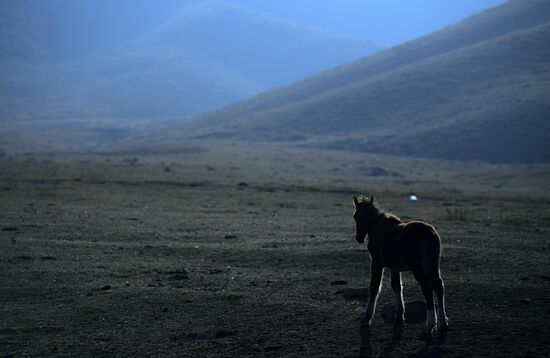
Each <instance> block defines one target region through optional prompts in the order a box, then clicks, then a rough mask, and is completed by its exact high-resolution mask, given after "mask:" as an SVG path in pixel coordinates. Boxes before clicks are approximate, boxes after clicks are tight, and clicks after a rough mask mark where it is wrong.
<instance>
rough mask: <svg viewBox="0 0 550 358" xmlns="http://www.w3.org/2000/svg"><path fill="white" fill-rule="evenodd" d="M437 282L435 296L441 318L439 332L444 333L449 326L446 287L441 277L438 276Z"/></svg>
mask: <svg viewBox="0 0 550 358" xmlns="http://www.w3.org/2000/svg"><path fill="white" fill-rule="evenodd" d="M434 281H435V284H434V286H435V294H436V296H437V314H438V316H439V330H440V331H441V332H444V331H446V330H447V327H448V326H449V319H448V318H447V312H445V285H444V284H443V280H442V279H441V276H440V275H439V274H438V275H437V278H436V279H435V280H434Z"/></svg>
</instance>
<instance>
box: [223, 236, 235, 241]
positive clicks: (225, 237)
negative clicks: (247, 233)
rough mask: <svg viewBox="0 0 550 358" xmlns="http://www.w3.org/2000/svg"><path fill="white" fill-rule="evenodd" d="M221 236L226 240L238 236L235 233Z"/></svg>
mask: <svg viewBox="0 0 550 358" xmlns="http://www.w3.org/2000/svg"><path fill="white" fill-rule="evenodd" d="M223 238H224V239H226V240H228V239H238V238H239V237H238V236H237V235H225V236H224V237H223Z"/></svg>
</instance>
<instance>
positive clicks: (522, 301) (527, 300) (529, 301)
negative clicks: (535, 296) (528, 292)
mask: <svg viewBox="0 0 550 358" xmlns="http://www.w3.org/2000/svg"><path fill="white" fill-rule="evenodd" d="M529 303H531V299H530V298H523V299H522V300H521V304H522V305H528V304H529Z"/></svg>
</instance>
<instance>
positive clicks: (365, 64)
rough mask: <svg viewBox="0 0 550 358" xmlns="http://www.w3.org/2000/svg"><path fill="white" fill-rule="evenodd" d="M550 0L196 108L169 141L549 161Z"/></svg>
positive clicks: (530, 1)
mask: <svg viewBox="0 0 550 358" xmlns="http://www.w3.org/2000/svg"><path fill="white" fill-rule="evenodd" d="M549 38H550V1H547V0H515V1H511V2H509V3H506V4H504V5H502V6H499V7H496V8H494V9H491V10H488V11H485V12H483V13H481V14H479V15H476V16H473V17H471V18H469V19H467V20H465V21H462V22H461V23H459V24H457V25H455V26H452V27H449V28H446V29H444V30H442V31H439V32H437V33H434V34H432V35H429V36H426V37H423V38H421V39H418V40H415V41H412V42H410V43H407V44H404V45H402V46H398V47H395V48H392V49H389V50H387V51H383V52H380V53H378V54H375V55H372V56H370V57H367V58H365V59H362V60H359V61H357V62H354V63H351V64H348V65H345V66H341V67H338V68H335V69H333V70H331V71H327V72H324V73H321V74H319V75H317V76H313V77H311V78H308V79H305V80H303V81H299V82H296V83H294V84H292V85H290V86H288V87H285V88H282V89H280V90H276V91H271V92H267V93H264V94H261V95H259V96H257V97H254V98H252V99H250V100H248V101H244V102H241V103H237V104H235V105H233V106H230V107H227V108H224V109H222V110H218V111H215V112H212V113H209V114H207V115H204V116H201V117H199V118H197V119H196V120H193V121H191V122H188V123H186V124H184V125H182V126H181V127H180V128H179V131H178V130H172V131H171V132H170V134H169V135H168V134H165V137H164V138H163V136H162V135H158V136H157V138H156V139H154V138H153V139H152V140H164V141H168V140H171V139H175V138H176V137H179V138H183V137H195V138H204V137H210V138H239V139H246V140H268V141H295V142H296V144H299V145H307V146H319V147H330V148H337V149H352V150H361V151H372V152H383V153H392V154H399V155H417V156H427V157H439V158H448V159H461V160H487V161H493V162H522V161H528V162H530V161H550V149H549V148H548V146H547V145H546V143H547V142H549V141H550V134H548V133H550V120H549V119H550V103H549V101H548V93H550V43H549V42H548V39H549Z"/></svg>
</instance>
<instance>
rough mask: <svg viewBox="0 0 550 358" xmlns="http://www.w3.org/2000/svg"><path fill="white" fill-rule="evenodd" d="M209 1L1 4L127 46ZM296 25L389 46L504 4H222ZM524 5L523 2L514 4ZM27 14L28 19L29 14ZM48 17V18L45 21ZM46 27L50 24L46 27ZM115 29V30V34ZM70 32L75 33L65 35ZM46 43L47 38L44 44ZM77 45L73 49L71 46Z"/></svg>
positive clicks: (427, 0) (52, 28)
mask: <svg viewBox="0 0 550 358" xmlns="http://www.w3.org/2000/svg"><path fill="white" fill-rule="evenodd" d="M205 1H210V0H48V1H46V0H27V1H21V0H0V11H2V12H4V13H6V11H7V10H9V8H13V7H24V8H26V10H25V11H23V12H20V13H22V14H25V15H24V16H20V21H19V22H21V23H22V24H23V25H22V26H32V25H29V24H31V23H32V21H33V19H34V20H36V21H37V22H38V25H37V26H36V28H37V29H38V30H37V31H36V32H38V33H39V35H40V33H44V32H45V31H44V29H45V28H47V29H48V31H49V33H51V34H52V37H53V38H57V39H62V41H59V40H58V41H57V42H58V43H65V44H68V43H70V42H71V41H72V40H71V39H76V38H78V37H79V36H86V37H88V38H90V36H91V35H92V34H93V36H95V38H91V40H96V41H97V42H98V44H99V43H100V42H105V41H112V42H113V43H116V42H119V43H122V42H124V41H128V39H130V38H132V37H133V36H137V35H139V34H140V32H143V31H144V30H147V29H150V28H151V27H154V26H157V25H160V24H162V23H163V22H164V21H166V19H167V18H169V17H170V16H171V15H173V14H174V13H175V12H177V11H178V10H179V9H181V8H183V7H185V6H187V5H190V4H193V3H198V2H205ZM224 1H225V2H231V3H237V4H241V5H244V6H247V7H250V8H253V9H256V10H260V11H263V12H266V13H268V14H271V15H274V16H276V17H281V18H284V19H288V20H290V21H293V22H297V23H301V24H305V25H309V26H312V27H318V28H322V29H325V30H330V31H335V32H340V33H343V34H347V35H351V36H354V37H358V38H361V39H364V40H368V41H370V42H372V43H374V44H376V45H378V46H381V47H390V46H393V45H397V44H399V43H402V42H406V41H408V40H411V39H414V38H416V37H419V36H422V35H425V34H429V33H431V32H433V31H435V30H438V29H440V28H443V27H445V26H447V25H451V24H453V23H455V22H457V21H460V20H461V19H463V18H466V17H468V16H470V15H472V14H475V13H477V12H479V11H481V10H483V9H486V8H490V7H493V6H495V5H498V4H501V3H503V2H505V1H504V0H224ZM515 1H521V0H515ZM27 14H29V15H27ZM45 15H46V16H45ZM44 22H49V23H47V24H44ZM113 26H116V29H114V27H113ZM67 29H71V30H70V31H71V33H67ZM45 41H47V39H46V40H45ZM73 45H74V44H73Z"/></svg>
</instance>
